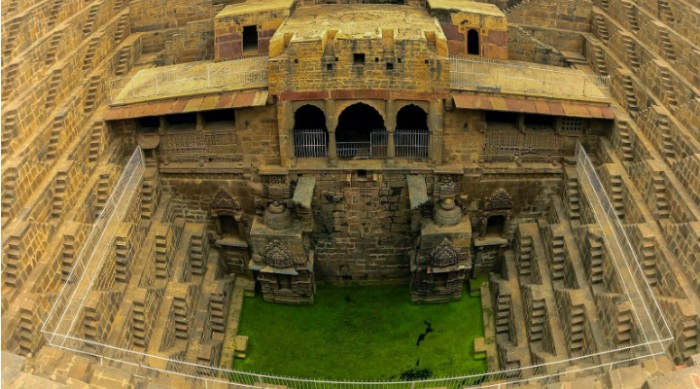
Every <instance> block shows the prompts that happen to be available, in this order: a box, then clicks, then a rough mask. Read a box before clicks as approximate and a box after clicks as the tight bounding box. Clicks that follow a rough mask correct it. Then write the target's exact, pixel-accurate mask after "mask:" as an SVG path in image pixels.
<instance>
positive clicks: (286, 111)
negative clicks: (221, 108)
mask: <svg viewBox="0 0 700 389" xmlns="http://www.w3.org/2000/svg"><path fill="white" fill-rule="evenodd" d="M236 123H238V120H236ZM277 123H278V124H277V125H278V127H277V129H278V131H279V139H280V160H281V162H282V166H283V167H289V166H290V165H292V166H293V165H294V164H296V158H295V157H294V111H293V108H292V104H291V102H289V101H280V102H279V103H278V104H277Z"/></svg>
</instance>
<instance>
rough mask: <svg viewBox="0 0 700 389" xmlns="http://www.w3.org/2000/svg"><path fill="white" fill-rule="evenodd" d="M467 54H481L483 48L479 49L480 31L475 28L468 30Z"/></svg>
mask: <svg viewBox="0 0 700 389" xmlns="http://www.w3.org/2000/svg"><path fill="white" fill-rule="evenodd" d="M467 54H469V55H480V54H481V50H479V31H477V30H475V29H473V28H472V29H471V30H469V32H467Z"/></svg>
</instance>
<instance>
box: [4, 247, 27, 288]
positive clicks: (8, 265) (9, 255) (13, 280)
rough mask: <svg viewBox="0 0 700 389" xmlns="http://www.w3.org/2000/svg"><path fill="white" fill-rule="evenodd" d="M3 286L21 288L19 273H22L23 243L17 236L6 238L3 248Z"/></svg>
mask: <svg viewBox="0 0 700 389" xmlns="http://www.w3.org/2000/svg"><path fill="white" fill-rule="evenodd" d="M2 251H3V265H4V269H3V280H2V283H3V285H7V286H11V287H13V288H17V287H19V286H20V279H19V272H20V271H21V269H20V267H21V265H22V264H21V260H22V241H21V239H20V237H19V236H17V235H9V236H6V237H5V245H4V247H3V250H2Z"/></svg>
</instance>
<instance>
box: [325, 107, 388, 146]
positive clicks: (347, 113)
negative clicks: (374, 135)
mask: <svg viewBox="0 0 700 389" xmlns="http://www.w3.org/2000/svg"><path fill="white" fill-rule="evenodd" d="M376 130H386V126H385V122H384V116H382V114H381V113H380V111H378V110H377V109H376V108H375V107H373V106H371V105H369V104H366V103H355V104H352V105H349V106H348V107H346V108H345V109H343V110H342V111H341V112H340V114H339V115H338V124H337V126H336V140H337V141H338V142H369V140H370V132H372V131H376Z"/></svg>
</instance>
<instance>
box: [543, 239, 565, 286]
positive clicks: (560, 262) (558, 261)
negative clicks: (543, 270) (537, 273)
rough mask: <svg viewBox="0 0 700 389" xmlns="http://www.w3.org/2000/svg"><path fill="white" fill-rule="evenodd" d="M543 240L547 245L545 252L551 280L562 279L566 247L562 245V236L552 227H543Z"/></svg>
mask: <svg viewBox="0 0 700 389" xmlns="http://www.w3.org/2000/svg"><path fill="white" fill-rule="evenodd" d="M544 231H545V242H546V241H549V242H550V244H549V245H547V254H548V255H549V262H550V266H549V269H550V272H551V275H552V281H563V280H564V269H565V267H566V266H565V262H566V248H565V247H564V236H563V235H562V234H560V233H558V232H556V231H554V229H553V227H548V228H545V230H544Z"/></svg>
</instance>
